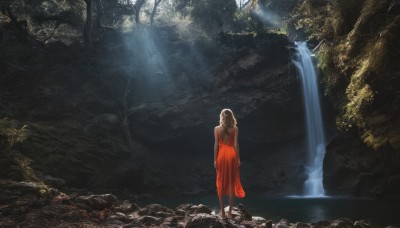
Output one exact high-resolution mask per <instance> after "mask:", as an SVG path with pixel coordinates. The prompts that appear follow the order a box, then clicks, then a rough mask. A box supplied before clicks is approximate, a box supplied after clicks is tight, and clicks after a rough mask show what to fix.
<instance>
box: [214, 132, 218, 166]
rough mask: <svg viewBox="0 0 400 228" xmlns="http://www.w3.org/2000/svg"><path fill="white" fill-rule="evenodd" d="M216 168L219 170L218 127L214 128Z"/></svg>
mask: <svg viewBox="0 0 400 228" xmlns="http://www.w3.org/2000/svg"><path fill="white" fill-rule="evenodd" d="M214 141H215V143H214V167H215V168H217V156H218V146H219V141H218V135H217V127H215V128H214Z"/></svg>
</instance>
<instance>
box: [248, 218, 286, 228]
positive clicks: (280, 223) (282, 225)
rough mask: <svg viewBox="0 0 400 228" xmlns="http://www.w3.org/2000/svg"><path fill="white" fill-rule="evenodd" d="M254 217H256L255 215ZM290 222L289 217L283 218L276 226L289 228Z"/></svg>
mask: <svg viewBox="0 0 400 228" xmlns="http://www.w3.org/2000/svg"><path fill="white" fill-rule="evenodd" d="M253 219H254V217H253ZM289 227H290V223H289V221H288V220H287V219H281V220H280V221H279V222H278V223H277V224H276V225H275V228H289Z"/></svg>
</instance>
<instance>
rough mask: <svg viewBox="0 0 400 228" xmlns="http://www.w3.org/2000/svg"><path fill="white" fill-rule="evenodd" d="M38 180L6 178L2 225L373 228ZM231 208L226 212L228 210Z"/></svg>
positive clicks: (1, 182) (2, 187)
mask: <svg viewBox="0 0 400 228" xmlns="http://www.w3.org/2000/svg"><path fill="white" fill-rule="evenodd" d="M44 187H45V186H43V185H40V184H38V183H37V182H26V181H21V182H17V181H11V180H0V193H1V198H0V202H1V207H0V218H1V219H0V226H1V227H19V226H21V227H192V228H193V227H199V228H202V227H243V228H244V227H268V228H272V227H276V228H278V227H279V228H285V227H296V228H298V227H304V228H305V227H315V228H319V227H321V228H322V227H348V228H350V227H357V228H368V227H371V226H370V225H369V224H368V223H366V222H364V221H350V220H349V219H337V220H334V221H319V222H316V223H302V222H294V221H290V222H289V221H287V220H285V219H282V220H281V221H279V222H278V223H274V222H273V221H271V220H268V218H262V217H259V216H252V215H250V214H249V213H248V212H247V211H246V209H245V206H243V205H242V204H239V205H237V206H235V207H234V208H233V211H232V215H233V218H232V219H225V220H222V219H221V217H220V216H219V215H218V213H219V212H218V211H213V210H211V209H210V208H209V207H207V206H206V205H203V204H199V205H193V204H190V203H186V204H181V205H179V206H177V207H176V208H168V207H165V206H163V205H160V204H156V203H154V204H149V205H147V206H144V207H142V208H141V207H139V206H137V205H136V204H135V203H134V202H130V201H129V200H119V199H118V198H117V197H116V196H114V195H112V194H100V195H77V194H70V195H68V194H65V193H63V192H60V191H58V190H56V189H54V188H47V187H46V188H44ZM227 209H228V207H226V208H225V210H227Z"/></svg>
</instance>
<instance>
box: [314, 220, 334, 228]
mask: <svg viewBox="0 0 400 228" xmlns="http://www.w3.org/2000/svg"><path fill="white" fill-rule="evenodd" d="M311 225H312V226H313V227H315V228H323V227H327V226H330V225H331V222H329V221H318V222H316V223H313V224H311Z"/></svg>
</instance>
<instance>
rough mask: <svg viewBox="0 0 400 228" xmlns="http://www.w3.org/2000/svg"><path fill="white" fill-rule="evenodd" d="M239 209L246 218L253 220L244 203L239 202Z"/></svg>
mask: <svg viewBox="0 0 400 228" xmlns="http://www.w3.org/2000/svg"><path fill="white" fill-rule="evenodd" d="M237 207H238V209H239V211H240V213H241V214H242V215H243V218H244V220H251V215H250V213H249V212H247V210H246V209H245V208H244V205H243V204H241V203H239V204H238V206H237Z"/></svg>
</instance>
